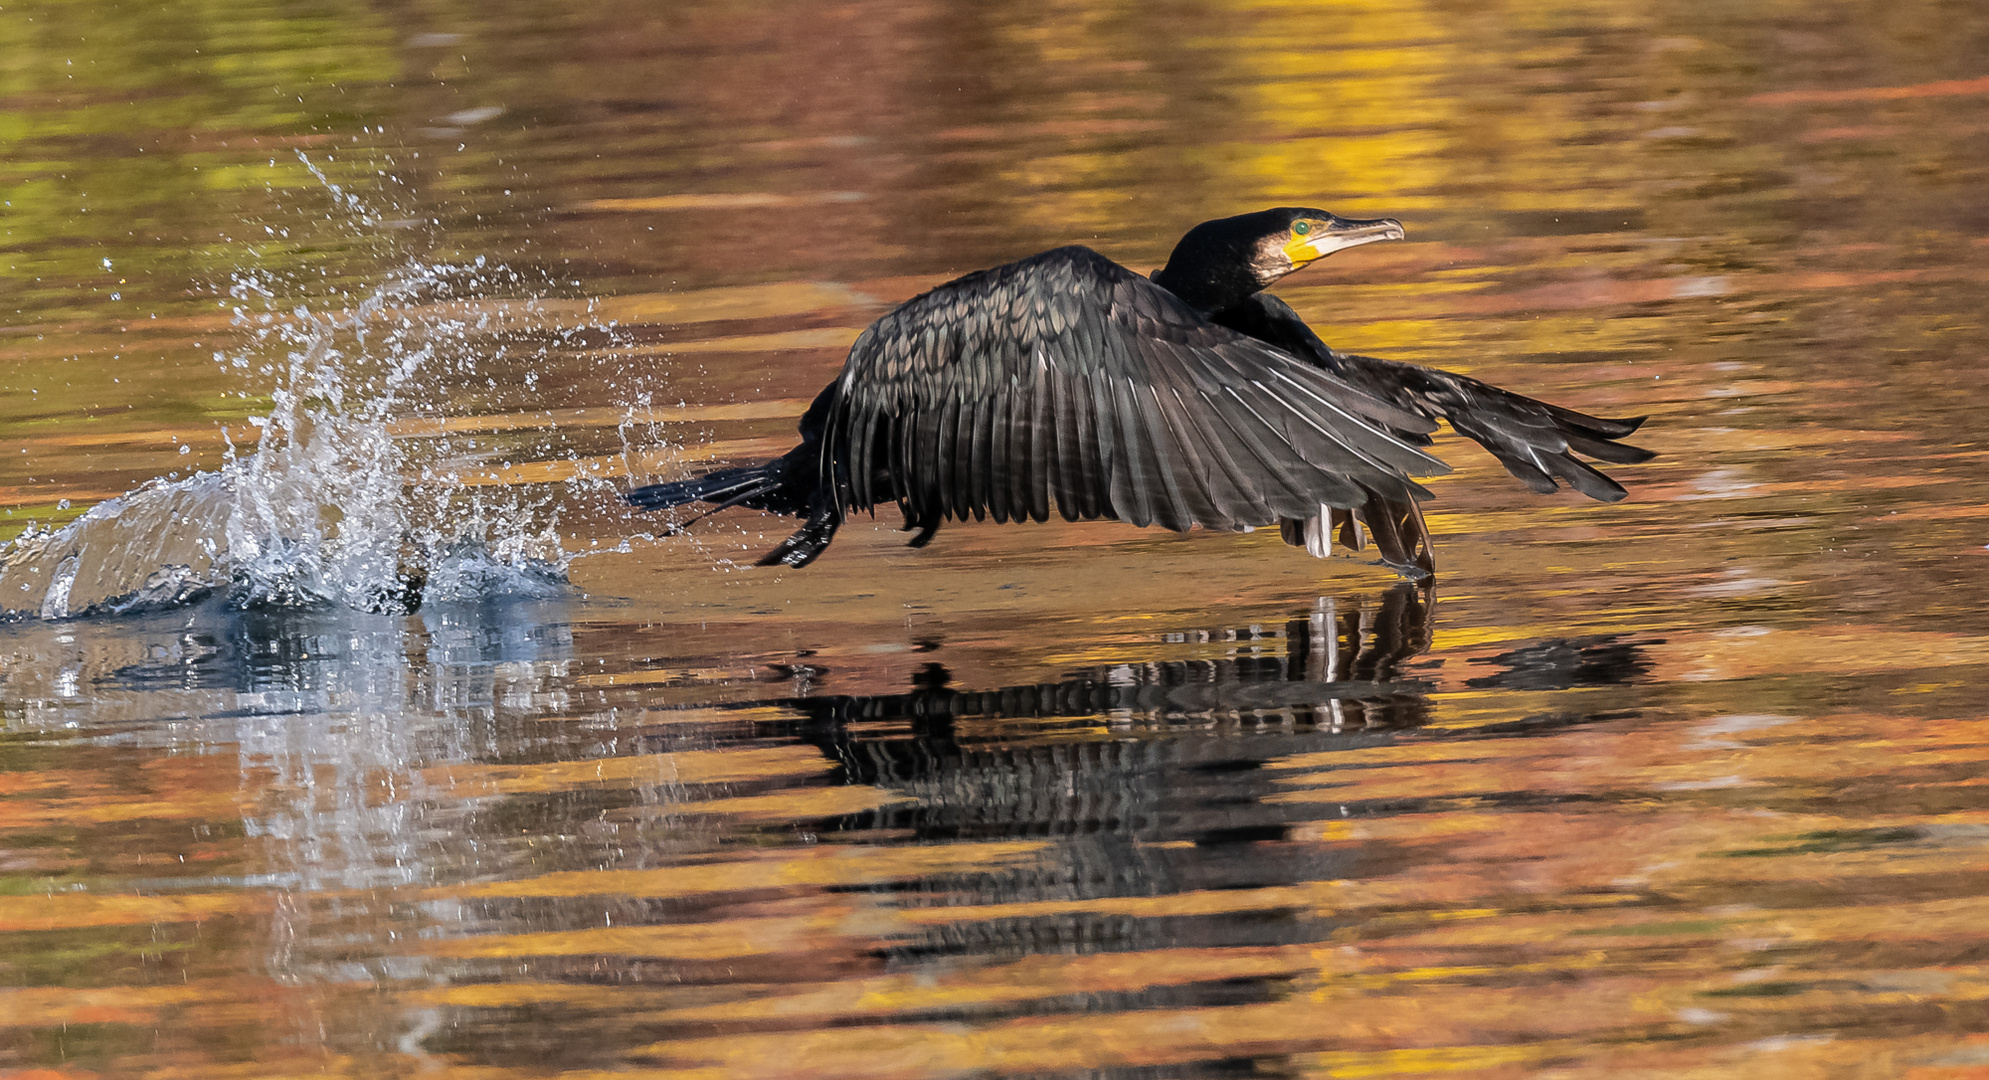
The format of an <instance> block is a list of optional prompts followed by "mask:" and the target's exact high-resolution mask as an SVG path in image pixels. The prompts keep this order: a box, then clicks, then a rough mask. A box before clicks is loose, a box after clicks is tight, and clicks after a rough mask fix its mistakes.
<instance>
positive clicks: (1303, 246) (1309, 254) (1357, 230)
mask: <svg viewBox="0 0 1989 1080" xmlns="http://www.w3.org/2000/svg"><path fill="white" fill-rule="evenodd" d="M1300 225H1303V226H1305V231H1303V232H1301V231H1300V229H1299V226H1300ZM1406 235H1408V234H1407V233H1405V232H1403V231H1402V223H1401V222H1399V221H1397V220H1395V219H1394V218H1376V219H1374V220H1373V221H1350V220H1348V219H1346V218H1343V217H1329V218H1327V219H1325V220H1320V219H1318V218H1305V219H1302V220H1300V221H1297V222H1293V223H1292V237H1291V239H1290V240H1289V241H1286V243H1285V254H1286V255H1287V256H1288V257H1290V259H1291V264H1292V266H1293V267H1294V268H1296V267H1300V266H1304V265H1305V264H1307V263H1309V262H1313V261H1315V260H1318V259H1323V258H1325V257H1326V256H1328V255H1331V254H1333V253H1334V252H1336V251H1341V250H1344V249H1346V248H1350V247H1359V246H1361V245H1362V244H1372V243H1374V242H1375V241H1377V240H1400V239H1402V238H1403V237H1404V236H1406Z"/></svg>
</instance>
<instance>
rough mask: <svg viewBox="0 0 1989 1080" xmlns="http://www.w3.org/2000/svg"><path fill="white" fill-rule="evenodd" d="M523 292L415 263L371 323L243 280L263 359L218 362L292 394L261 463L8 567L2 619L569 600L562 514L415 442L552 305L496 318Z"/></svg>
mask: <svg viewBox="0 0 1989 1080" xmlns="http://www.w3.org/2000/svg"><path fill="white" fill-rule="evenodd" d="M521 284H522V281H521V280H520V278H519V276H518V275H516V274H513V273H511V272H510V271H508V270H506V269H504V268H502V267H499V266H492V265H487V264H486V262H485V260H483V259H477V260H475V261H474V262H472V263H469V264H464V265H454V264H427V263H420V262H410V263H408V264H406V265H404V266H403V267H401V268H400V269H399V270H397V271H394V272H392V273H390V274H389V275H387V278H386V280H385V281H384V283H382V284H380V285H379V286H377V287H376V288H375V289H374V290H373V291H372V292H371V293H370V294H368V295H366V296H365V297H364V298H363V299H361V300H360V301H359V302H358V303H356V304H350V305H340V306H336V307H332V308H329V309H328V310H312V309H311V308H310V307H308V306H305V305H296V306H292V307H291V308H290V310H288V311H279V310H277V305H278V297H279V295H280V292H281V290H280V289H278V288H277V287H275V286H276V283H275V282H273V281H272V280H271V279H269V278H268V277H266V276H262V275H259V274H255V273H244V274H241V275H238V276H237V277H236V278H235V280H234V282H233V284H232V287H231V288H230V290H229V292H230V295H231V297H232V298H233V299H234V300H235V302H236V303H235V317H236V322H237V325H238V326H239V327H241V328H242V329H243V330H244V331H245V332H246V336H247V341H246V343H245V344H244V345H243V346H242V347H241V348H240V349H238V350H236V351H234V352H232V353H224V354H217V355H216V360H217V361H219V362H221V363H222V364H224V365H226V366H228V367H231V368H238V369H252V370H255V371H260V372H261V373H262V374H264V375H265V376H266V377H269V378H271V379H273V381H274V389H273V391H272V392H271V394H270V401H271V405H270V408H269V411H268V412H267V413H266V414H265V415H262V416H258V417H254V418H252V419H251V420H250V421H249V422H250V423H251V424H252V425H253V426H254V427H255V428H257V429H258V430H259V431H260V434H261V437H260V439H259V440H258V443H257V446H256V448H255V450H254V451H253V452H251V453H248V454H246V455H242V454H237V453H236V451H235V449H234V446H233V444H232V442H231V443H230V444H229V451H228V455H227V458H226V459H225V461H224V463H223V465H222V467H221V468H220V469H218V470H216V471H213V472H200V473H196V474H194V475H192V476H190V477H187V478H185V479H179V480H170V479H160V480H153V481H151V482H149V483H147V484H145V485H143V486H141V487H139V488H138V489H136V490H134V491H131V492H129V493H127V494H125V495H123V496H121V497H119V498H115V499H111V500H109V501H107V502H104V503H101V504H99V505H98V506H96V507H94V508H92V509H91V510H90V511H89V512H88V513H86V514H84V515H83V516H82V517H80V518H78V519H77V520H75V521H74V522H71V523H70V524H69V525H67V526H66V527H64V528H62V529H59V530H30V531H29V532H27V533H24V534H23V535H22V536H20V537H18V538H16V540H15V541H14V542H13V543H11V544H9V545H6V546H5V547H3V548H0V615H4V616H11V617H39V618H44V619H59V618H66V617H69V616H74V615H85V614H97V613H122V612H129V611H134V610H147V609H156V608H160V607H170V606H175V605H180V604H186V603H190V602H193V601H196V600H200V599H204V598H208V597H211V596H213V595H216V594H219V595H222V596H225V597H226V598H227V600H228V602H229V603H231V604H233V605H236V606H241V607H256V606H306V607H307V606H316V605H325V604H343V605H346V606H349V607H353V608H357V609H360V610H365V611H392V610H407V609H409V608H412V607H413V606H415V605H416V604H418V603H419V602H420V601H421V599H422V598H423V597H424V596H425V595H427V594H429V593H434V594H435V595H436V596H437V597H438V598H446V599H453V600H462V599H471V598H484V597H489V596H495V595H520V594H523V595H546V592H547V590H549V589H557V588H559V587H561V582H563V580H564V567H565V565H566V562H567V561H568V559H569V556H568V555H567V554H566V553H565V552H564V551H563V550H562V548H561V546H560V541H559V537H558V533H557V531H556V525H557V516H558V507H557V506H556V505H554V503H553V500H552V498H551V496H540V497H537V498H534V497H532V496H530V495H527V494H525V493H522V492H518V491H516V490H514V489H509V488H498V489H495V491H496V493H495V494H493V493H492V490H491V489H481V488H476V487H473V486H470V485H468V484H466V483H465V474H466V473H467V472H469V471H470V470H472V469H474V468H476V467H477V463H476V461H475V458H474V456H473V455H466V454H465V453H464V452H463V451H464V450H465V447H464V446H463V445H459V444H456V443H452V442H451V440H450V439H449V438H448V437H447V436H446V435H445V436H444V437H442V438H438V439H432V440H427V441H420V442H416V441H412V440H407V439H402V438H397V437H396V433H395V425H396V422H397V421H400V420H404V419H406V418H407V417H409V416H414V415H420V414H423V413H430V412H435V411H437V410H439V408H440V406H441V405H442V404H445V403H446V402H447V396H446V392H445V391H442V390H439V389H438V387H459V386H460V385H461V384H462V383H463V382H464V381H465V380H466V379H467V377H468V376H470V375H472V374H474V373H475V372H476V369H477V364H478V360H479V356H480V355H481V353H482V351H483V350H484V349H486V348H488V344H489V342H490V341H491V339H492V337H493V336H495V335H496V334H497V333H499V332H500V331H501V330H503V329H504V328H505V326H506V325H507V324H508V323H509V322H515V321H516V320H518V319H519V318H521V317H523V318H526V319H532V317H533V315H534V301H532V300H529V299H527V300H522V301H505V302H491V301H487V300H484V299H483V297H484V296H485V295H486V294H487V292H488V291H490V290H491V289H493V288H498V287H502V288H505V289H508V290H516V289H517V288H518V287H519V286H520V285H521ZM258 309H259V310H258ZM534 321H540V320H534ZM269 357H277V359H263V358H269ZM418 376H419V378H418ZM421 394H428V395H432V396H434V398H435V400H424V399H423V398H421V397H420V396H419V395H421ZM468 448H470V449H474V443H470V444H469V447H468Z"/></svg>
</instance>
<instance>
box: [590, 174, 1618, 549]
mask: <svg viewBox="0 0 1989 1080" xmlns="http://www.w3.org/2000/svg"><path fill="white" fill-rule="evenodd" d="M1401 237H1402V226H1401V225H1400V224H1398V223H1397V222H1395V221H1393V220H1389V219H1385V218H1384V219H1381V220H1377V221H1350V220H1347V219H1345V218H1340V217H1336V216H1334V215H1332V214H1329V213H1327V212H1326V211H1324V210H1309V209H1293V208H1285V209H1277V210H1263V211H1259V212H1257V213H1253V214H1243V215H1240V216H1238V217H1231V218H1222V219H1220V220H1216V221H1209V222H1204V223H1202V224H1201V225H1197V226H1196V227H1195V228H1193V229H1191V230H1189V232H1188V234H1187V235H1186V236H1184V237H1182V238H1181V242H1180V243H1179V244H1177V245H1175V248H1174V253H1173V254H1172V255H1171V256H1170V257H1169V258H1168V261H1167V265H1166V266H1165V267H1164V268H1162V269H1160V270H1158V271H1156V272H1155V273H1154V275H1153V277H1152V279H1151V280H1149V279H1147V278H1143V277H1141V276H1139V275H1138V274H1136V273H1133V272H1132V271H1130V270H1127V269H1126V268H1125V267H1122V266H1120V265H1118V264H1117V263H1114V262H1112V261H1111V260H1109V259H1106V258H1105V257H1104V256H1102V255H1099V254H1098V253H1097V252H1094V251H1091V250H1090V249H1088V248H1082V247H1063V248H1057V249H1055V250H1052V251H1046V252H1044V253H1042V254H1040V255H1034V256H1031V257H1029V258H1027V259H1023V260H1021V261H1019V262H1013V263H1009V264H1008V265H1006V266H998V267H995V268H994V269H992V270H983V271H981V272H979V273H974V274H968V275H967V276H965V277H962V278H959V279H957V280H955V281H951V282H948V283H947V284H945V285H941V286H939V287H938V288H936V289H933V290H932V291H930V292H928V293H925V294H924V295H922V296H919V297H916V298H914V299H912V300H909V301H907V302H905V303H904V304H902V305H900V306H899V307H898V308H897V309H895V310H893V311H891V312H890V313H889V314H886V315H885V316H884V317H883V318H881V319H879V320H877V321H876V322H875V323H872V324H871V326H870V328H869V329H867V330H865V331H864V332H863V334H862V336H861V337H859V338H857V340H856V344H855V345H853V346H851V348H850V354H849V360H848V362H847V363H846V364H845V366H844V368H843V373H842V375H841V376H839V377H838V378H837V379H836V381H835V382H833V383H830V384H829V386H828V387H826V388H825V389H824V390H823V391H822V392H821V393H820V394H819V395H817V397H816V398H815V401H814V403H813V404H812V405H810V406H809V408H808V412H807V414H806V415H805V416H803V417H802V420H801V445H800V446H798V447H796V448H794V449H793V450H791V451H789V452H788V453H787V454H786V455H785V456H782V457H780V458H777V459H775V460H773V461H770V462H767V463H765V464H761V465H754V466H749V467H746V468H737V469H726V470H721V471H719V472H715V473H711V474H709V475H706V476H703V477H699V478H697V479H694V480H684V481H677V482H674V483H666V484H652V485H650V486H648V487H642V488H637V489H635V490H634V491H631V492H629V493H628V496H627V498H628V500H629V501H630V502H632V503H634V504H635V505H636V506H639V507H642V508H644V509H654V508H659V507H667V506H678V505H682V504H684V503H689V502H694V501H698V500H703V501H706V502H711V503H714V504H716V508H717V509H723V508H725V507H728V506H748V507H754V508H757V509H761V510H771V511H775V512H777V513H782V514H791V515H794V516H797V517H803V518H805V519H806V522H805V524H803V525H802V527H801V529H800V530H799V531H798V532H796V533H795V534H794V535H793V536H791V537H789V538H788V539H787V540H785V541H783V542H782V543H781V544H780V546H778V547H776V548H775V549H774V550H773V551H771V552H769V553H768V554H767V555H766V556H765V557H763V558H762V559H761V560H760V563H761V565H772V564H786V565H789V566H806V565H807V564H808V563H810V562H812V561H813V560H814V559H815V557H816V556H818V555H820V554H821V553H822V551H823V550H824V549H825V548H827V547H828V546H829V543H830V541H831V540H833V539H834V538H835V534H836V529H837V528H838V527H839V526H840V525H841V524H842V522H843V518H844V516H845V515H846V514H848V513H849V512H850V511H852V510H867V509H874V508H875V507H876V506H878V505H879V504H881V503H893V502H895V503H896V504H897V505H898V507H899V509H900V510H901V511H902V512H903V514H904V518H905V528H906V529H908V530H910V529H917V530H918V534H917V535H916V536H915V537H913V539H912V541H911V544H912V546H914V547H920V546H923V545H924V544H925V543H926V542H927V541H929V540H931V539H932V536H933V534H934V533H935V532H937V531H938V529H939V526H940V524H941V523H942V522H944V521H946V520H948V519H952V520H965V519H966V518H968V517H970V516H971V517H973V518H975V519H977V520H978V519H981V518H984V517H989V516H992V517H993V518H994V519H995V520H996V521H1021V520H1023V519H1025V518H1028V519H1033V520H1036V521H1044V520H1046V519H1048V517H1049V515H1050V509H1051V506H1052V505H1053V504H1054V505H1055V507H1056V510H1057V512H1058V513H1060V514H1062V515H1063V516H1064V518H1066V519H1067V520H1070V521H1088V520H1097V519H1100V518H1115V519H1118V520H1120V521H1127V522H1131V523H1133V524H1135V525H1141V526H1145V525H1162V526H1165V527H1167V528H1169V529H1173V530H1176V531H1186V530H1187V529H1188V528H1189V527H1190V526H1192V525H1201V526H1202V527H1203V528H1207V529H1218V530H1226V531H1240V530H1243V529H1248V528H1254V527H1256V526H1260V525H1269V524H1270V523H1272V522H1274V521H1275V522H1278V523H1279V525H1280V529H1281V531H1282V533H1283V535H1284V538H1285V540H1286V541H1287V542H1288V543H1291V544H1293V545H1295V546H1302V547H1304V548H1305V549H1306V550H1307V551H1309V552H1310V553H1312V554H1313V555H1316V556H1319V557H1321V558H1324V557H1326V556H1327V555H1329V554H1331V552H1332V537H1333V536H1334V535H1337V536H1338V537H1339V539H1340V541H1341V542H1342V543H1343V544H1346V545H1347V546H1349V547H1352V548H1355V549H1358V548H1360V547H1362V546H1363V534H1366V535H1371V536H1372V537H1373V538H1374V541H1375V545H1376V547H1377V548H1378V549H1379V550H1380V552H1381V556H1382V558H1383V559H1384V560H1386V561H1387V562H1389V563H1390V564H1393V565H1394V566H1396V567H1397V568H1398V569H1401V570H1404V571H1406V572H1408V573H1411V574H1421V573H1426V572H1428V571H1430V570H1431V569H1433V568H1434V565H1435V563H1434V558H1433V555H1432V553H1431V550H1430V538H1429V531H1428V529H1427V527H1426V526H1425V525H1424V523H1423V517H1422V512H1421V511H1420V510H1419V509H1418V507H1417V501H1418V500H1420V499H1423V498H1427V497H1428V492H1427V491H1426V490H1424V488H1423V487H1422V486H1421V485H1419V484H1417V483H1416V482H1415V481H1414V480H1412V479H1410V477H1412V476H1428V475H1433V474H1437V473H1442V472H1447V471H1448V466H1446V465H1444V463H1443V462H1441V461H1439V460H1437V459H1436V458H1434V457H1432V456H1430V455H1429V454H1428V453H1426V452H1425V451H1424V450H1423V447H1426V446H1428V445H1429V444H1430V433H1431V432H1434V431H1435V430H1436V429H1437V423H1436V421H1437V420H1438V419H1443V420H1448V421H1449V422H1450V425H1451V427H1452V428H1454V429H1455V430H1457V431H1458V432H1460V433H1462V434H1464V435H1467V436H1469V437H1471V438H1472V439H1474V440H1476V441H1477V442H1479V443H1480V444H1482V445H1483V446H1484V447H1485V448H1486V449H1488V450H1490V451H1491V452H1492V453H1493V455H1494V456H1496V457H1497V458H1498V459H1499V461H1500V462H1502V463H1503V464H1504V465H1505V466H1506V468H1507V469H1508V470H1510V471H1511V472H1512V473H1513V475H1515V476H1517V477H1519V478H1520V479H1521V480H1523V481H1525V482H1526V483H1527V485H1528V486H1530V487H1532V488H1533V489H1534V490H1535V491H1540V492H1551V491H1553V490H1555V489H1556V487H1557V486H1558V484H1557V482H1565V483H1567V484H1568V485H1569V486H1571V487H1573V488H1574V489H1575V490H1577V491H1580V492H1581V493H1583V494H1584V495H1588V496H1590V497H1591V498H1596V499H1601V500H1604V501H1610V502H1613V501H1615V500H1617V499H1620V498H1622V497H1623V495H1624V494H1625V493H1624V490H1623V488H1622V487H1621V486H1619V485H1618V484H1617V483H1616V482H1615V481H1613V480H1611V479H1609V478H1608V477H1607V476H1604V475H1603V474H1602V473H1600V472H1598V471H1596V470H1595V469H1594V468H1592V467H1590V466H1589V465H1587V464H1585V463H1583V462H1582V461H1580V460H1578V459H1577V458H1576V457H1575V454H1576V453H1580V454H1585V455H1587V456H1589V457H1592V458H1596V459H1598V460H1601V461H1608V462H1620V463H1627V462H1638V461H1644V460H1647V459H1649V458H1650V457H1651V454H1650V453H1649V452H1648V451H1645V450H1640V449H1638V448H1636V447H1633V446H1628V445H1625V444H1623V443H1619V442H1616V441H1615V440H1616V439H1619V438H1621V437H1623V436H1626V435H1628V434H1630V433H1631V432H1632V431H1635V430H1636V428H1637V425H1638V424H1639V423H1641V422H1642V418H1635V419H1624V420H1606V419H1599V418H1597V417H1593V416H1587V415H1584V414H1582V413H1578V412H1574V411H1572V410H1569V409H1563V408H1560V407H1558V406H1554V405H1549V404H1546V403H1545V402H1540V401H1535V400H1533V399H1532V398H1528V397H1522V396H1520V395H1518V394H1514V393H1510V392H1508V391H1505V390H1501V389H1499V388H1498V387H1495V386H1490V385H1488V384H1486V383H1482V382H1479V381H1477V380H1475V379H1469V378H1465V377H1464V376H1461V375H1453V374H1450V373H1449V372H1444V371H1437V370H1435V369H1432V368H1424V367H1417V366H1414V365H1411V364H1399V363H1392V362H1390V361H1386V360H1375V359H1371V358H1369V357H1362V356H1351V355H1348V354H1345V353H1341V352H1337V351H1335V350H1333V349H1330V348H1328V347H1327V346H1326V345H1325V343H1324V342H1322V341H1320V340H1319V338H1318V337H1317V336H1315V335H1314V334H1313V333H1312V331H1311V330H1310V329H1309V328H1307V327H1306V325H1305V323H1304V321H1303V320H1301V319H1300V318H1299V317H1298V315H1297V313H1296V312H1294V311H1293V310H1292V309H1291V308H1290V307H1288V306H1287V305H1286V304H1285V303H1284V302H1283V301H1280V300H1278V299H1276V298H1275V297H1272V296H1268V295H1266V294H1265V293H1264V292H1263V291H1262V290H1263V289H1264V288H1266V287H1267V286H1269V285H1270V284H1271V283H1272V282H1275V281H1277V280H1278V279H1279V278H1282V277H1284V276H1285V275H1286V274H1289V273H1291V272H1292V271H1294V270H1297V269H1299V268H1300V267H1303V266H1305V265H1307V264H1308V263H1311V262H1312V261H1314V260H1316V259H1319V258H1321V257H1323V256H1325V255H1328V254H1331V253H1332V252H1334V251H1338V250H1340V249H1342V248H1348V247H1354V246H1356V245H1360V244H1366V243H1370V242H1373V241H1376V240H1395V239H1400V238H1401Z"/></svg>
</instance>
